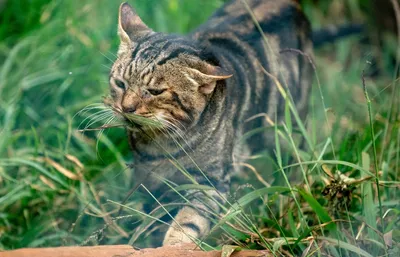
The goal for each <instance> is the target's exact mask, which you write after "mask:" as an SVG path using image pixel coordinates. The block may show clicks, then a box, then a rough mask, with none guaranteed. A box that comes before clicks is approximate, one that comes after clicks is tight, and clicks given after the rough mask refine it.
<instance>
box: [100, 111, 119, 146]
mask: <svg viewBox="0 0 400 257" xmlns="http://www.w3.org/2000/svg"><path fill="white" fill-rule="evenodd" d="M114 119H115V116H113V117H111V118H110V119H108V120H107V121H106V122H105V123H104V125H103V127H104V126H106V125H108V124H110V123H111V122H113V121H114ZM103 132H104V129H102V130H100V132H99V133H98V135H97V142H96V152H98V151H99V142H100V138H101V136H102V135H103Z"/></svg>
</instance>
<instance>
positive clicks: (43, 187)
mask: <svg viewBox="0 0 400 257" xmlns="http://www.w3.org/2000/svg"><path fill="white" fill-rule="evenodd" d="M9 2H10V3H9V6H10V7H9V6H7V8H6V9H4V10H2V14H1V15H0V16H1V17H2V18H1V19H2V23H1V24H2V25H1V26H0V35H1V37H0V38H1V39H2V40H1V42H0V61H1V62H0V63H1V64H0V249H14V248H21V247H39V246H41V247H43V246H60V245H86V244H113V243H114V244H115V243H128V242H129V243H131V244H134V245H135V246H140V247H146V246H152V245H155V243H156V242H157V240H159V239H160V235H162V231H165V230H166V228H167V225H166V224H164V223H165V222H164V219H163V216H165V214H166V212H168V213H169V212H171V213H173V212H174V210H176V208H177V207H179V206H178V205H176V204H174V203H164V202H162V201H160V200H161V199H157V198H156V197H155V196H154V195H152V193H151V192H147V191H146V189H145V188H140V189H138V190H137V191H135V192H133V194H132V196H130V198H129V200H127V201H124V199H126V197H127V195H129V192H130V191H131V189H132V181H133V180H134V178H133V174H132V172H130V171H129V169H128V168H127V167H126V164H125V163H126V162H130V161H132V160H131V156H130V153H129V149H128V143H127V140H126V137H125V132H124V130H123V129H122V128H112V129H107V130H104V131H103V132H102V133H100V132H99V131H86V132H84V133H82V132H79V131H78V129H84V128H85V127H86V126H88V125H91V126H90V128H96V126H100V125H101V123H99V122H96V121H106V120H108V119H109V118H110V116H109V112H108V111H104V112H101V111H103V109H101V108H102V107H100V106H101V105H96V104H99V103H101V102H102V97H103V96H105V95H107V88H108V82H107V79H108V71H109V67H110V65H111V63H112V60H113V59H115V56H114V54H115V53H116V50H117V45H118V38H117V36H116V19H117V10H118V5H119V3H118V2H114V1H106V0H101V1H96V3H95V1H63V2H58V1H47V0H36V1H32V4H31V5H24V1H22V0H21V1H14V0H13V1H12V3H11V1H9ZM303 2H304V6H303V7H304V9H305V11H306V13H307V16H308V17H309V18H310V20H311V23H312V24H313V25H315V26H317V27H318V26H322V25H324V24H330V23H334V22H335V21H337V19H338V18H337V17H336V16H335V15H336V14H335V13H334V12H330V10H331V9H332V8H331V5H330V4H329V1H321V4H320V5H319V6H315V5H313V4H312V3H311V2H309V1H303ZM338 2H339V5H342V6H345V5H346V4H349V3H350V2H351V1H338ZM364 2H365V1H360V6H363V3H364ZM150 3H151V4H150ZM221 3H222V1H212V0H208V1H202V3H195V2H192V1H178V0H170V1H155V0H152V1H135V2H134V3H133V5H134V6H135V8H136V9H137V11H138V13H139V14H140V15H141V16H142V19H143V20H144V21H146V23H147V24H148V25H149V26H150V27H152V28H153V29H155V30H157V31H165V32H179V33H184V32H187V31H189V30H190V29H193V28H195V27H196V26H197V25H198V24H200V23H202V22H203V21H205V20H206V19H207V17H208V16H209V15H210V14H211V13H212V11H213V10H214V9H215V8H217V7H218V6H219V5H220V4H221ZM349 6H350V9H349V13H347V14H346V16H343V17H342V19H343V20H351V19H352V18H354V17H356V18H358V19H360V17H361V18H364V19H366V18H367V17H365V16H366V15H367V14H365V13H363V11H362V10H361V9H359V7H358V5H354V4H349ZM336 7H337V6H336ZM199 10H201V12H200V11H199ZM353 16H354V17H353ZM21 17H26V19H24V20H21ZM194 17H196V18H194ZM382 42H383V45H382V47H380V48H379V47H377V46H376V45H374V44H361V43H360V42H359V40H357V38H349V39H344V40H341V41H340V42H337V43H335V44H333V45H327V46H325V47H323V48H322V49H319V50H318V51H316V53H315V58H314V63H315V66H316V70H315V73H316V75H317V76H318V78H319V83H317V81H316V82H315V84H314V85H313V93H312V98H311V99H310V114H309V116H308V119H307V123H306V124H301V125H303V128H302V127H301V126H300V129H297V128H296V127H294V125H293V124H295V123H296V122H295V120H292V119H293V118H296V112H295V109H294V108H293V103H292V102H291V101H290V100H289V99H290V98H288V100H287V108H286V114H285V116H286V117H285V122H284V123H283V124H278V125H279V126H271V127H270V128H265V129H270V130H271V131H272V132H274V133H275V137H276V145H275V148H276V149H275V156H273V157H275V160H274V159H273V158H271V156H268V155H267V154H265V153H260V155H259V156H258V158H254V160H252V161H249V163H246V164H245V167H244V169H245V170H247V171H248V172H247V173H246V174H245V175H244V177H241V178H235V179H234V180H233V182H232V192H231V195H230V197H229V198H228V203H227V204H226V205H225V206H223V209H224V213H222V214H217V213H209V215H210V219H212V220H213V221H214V226H213V229H212V233H211V235H210V236H208V237H207V238H204V242H198V243H199V244H201V243H202V246H203V248H205V249H211V248H218V249H219V248H221V247H222V246H223V245H225V244H234V243H235V244H238V245H240V246H241V247H243V248H251V249H270V250H271V251H272V252H273V253H274V255H275V256H282V255H284V254H287V255H293V256H297V255H301V254H302V253H304V255H303V256H312V255H319V256H323V255H324V254H330V255H331V256H379V255H385V254H393V256H397V254H396V253H399V250H398V249H399V243H400V242H399V241H400V230H399V219H400V208H399V206H400V203H399V199H400V192H399V191H400V190H399V187H400V182H399V173H400V170H399V164H400V128H399V124H400V123H399V114H400V113H399V106H400V103H399V100H400V97H399V96H400V94H399V90H398V86H397V84H398V83H397V80H396V77H397V76H396V74H394V70H395V64H393V62H392V57H393V56H396V51H397V49H396V37H395V36H392V35H387V36H385V38H384V40H383V41H382ZM377 52H378V53H379V54H377ZM291 54H295V53H291ZM374 69H378V70H379V74H378V75H376V76H368V74H370V73H371V72H370V70H374ZM363 71H365V74H367V75H365V87H364V85H363V80H362V74H363ZM277 86H279V85H277ZM281 92H282V94H285V92H284V90H282V91H281ZM366 96H368V98H366ZM367 99H368V101H367ZM93 104H95V105H93ZM85 107H87V108H86V109H85V110H84V111H81V110H83V109H84V108H85ZM80 111H81V112H80ZM98 111H100V112H101V113H97V114H94V113H95V112H98ZM77 113H79V114H78V115H77ZM99 114H100V115H99ZM91 115H92V116H91ZM261 118H262V117H261ZM270 118H271V124H274V123H275V122H274V117H270ZM96 119H97V120H96ZM92 121H93V122H94V123H93V124H90V122H92ZM254 133H259V131H254ZM100 134H101V136H99V135H100ZM299 136H301V137H303V138H305V139H306V140H305V141H306V147H305V149H300V148H299V147H298V146H297V143H296V142H297V141H298V140H297V138H298V137H299ZM284 149H286V150H284ZM287 150H289V151H287ZM288 155H289V156H291V157H292V159H293V160H294V163H292V164H289V162H288V159H290V158H288ZM176 166H177V169H179V170H181V171H182V172H185V170H184V167H181V166H180V165H179V163H176ZM299 174H300V175H299ZM186 175H187V176H190V174H186ZM295 177H296V178H298V179H297V180H294V178H295ZM293 181H296V182H293ZM165 183H167V185H168V186H169V187H170V188H171V191H172V192H174V193H175V194H177V195H178V197H179V198H180V199H181V202H184V203H185V204H190V199H189V198H190V197H189V196H187V195H186V194H185V192H187V191H188V190H201V191H204V192H206V193H207V194H208V195H209V196H210V195H211V192H212V191H213V187H212V186H211V185H197V184H195V182H194V183H193V184H191V185H175V184H174V183H172V182H169V181H165ZM378 189H379V190H378ZM150 203H152V204H153V205H154V206H155V207H156V208H155V209H154V211H152V212H151V213H145V212H144V204H150ZM158 203H159V204H158ZM161 203H162V204H161ZM121 204H122V205H123V206H124V211H123V212H122V213H120V214H119V213H118V212H119V208H120V205H121ZM217 238H218V240H216V239H217ZM389 243H391V246H390V245H389ZM396 251H397V252H396Z"/></svg>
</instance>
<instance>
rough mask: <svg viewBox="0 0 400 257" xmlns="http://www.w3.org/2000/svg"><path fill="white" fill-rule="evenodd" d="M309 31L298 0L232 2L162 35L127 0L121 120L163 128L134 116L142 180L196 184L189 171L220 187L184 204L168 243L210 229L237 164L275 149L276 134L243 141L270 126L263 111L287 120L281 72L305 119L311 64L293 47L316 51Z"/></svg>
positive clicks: (118, 74)
mask: <svg viewBox="0 0 400 257" xmlns="http://www.w3.org/2000/svg"><path fill="white" fill-rule="evenodd" d="M245 3H247V7H246V4H245ZM249 9H251V11H252V12H249ZM259 29H262V31H263V33H264V35H265V37H266V39H267V41H268V44H266V40H265V38H263V36H262V34H261V33H260V30H259ZM309 32H310V29H309V23H308V21H307V19H306V18H305V16H304V15H303V13H302V11H301V9H300V7H299V5H298V3H297V2H296V1H294V0H279V1H277V0H246V1H241V0H232V1H230V2H228V3H226V4H225V5H224V6H223V7H221V8H220V9H219V10H217V11H216V12H215V14H214V15H213V16H212V17H211V18H210V19H209V20H208V21H207V22H206V23H204V24H203V25H201V26H200V27H198V28H197V29H196V30H195V31H193V32H192V33H190V34H189V35H186V36H182V35H176V34H164V33H157V32H154V31H152V30H151V29H150V28H149V27H147V26H146V25H145V24H144V23H143V21H142V20H141V19H140V17H139V16H138V15H137V13H136V12H135V11H134V10H133V9H132V8H131V7H130V5H129V4H127V3H123V4H122V5H121V6H120V10H119V27H118V34H119V36H120V40H121V44H120V47H119V51H118V58H117V60H116V61H115V63H114V64H113V66H112V70H111V73H110V87H111V96H112V103H111V107H112V108H113V110H115V111H116V113H117V115H119V116H121V117H125V118H126V117H128V116H129V115H136V116H140V117H145V118H148V119H150V120H153V121H156V122H159V123H160V125H161V127H153V125H143V124H141V125H138V124H137V125H135V124H133V125H132V123H131V122H127V125H126V126H127V131H128V140H129V143H130V145H131V149H132V152H133V157H134V165H133V167H134V168H133V169H134V172H135V179H136V182H137V183H143V184H144V185H145V186H146V187H147V188H148V189H149V190H152V191H157V190H158V191H160V190H161V191H162V190H163V189H161V188H162V187H163V186H165V184H164V183H163V182H162V179H160V178H165V179H168V181H172V182H174V183H176V184H178V185H179V184H183V183H192V182H191V181H190V179H189V178H188V176H186V175H185V174H184V172H182V169H183V168H184V169H185V170H186V171H187V172H188V173H189V174H190V175H191V176H192V177H194V178H195V179H196V181H197V182H198V183H200V184H205V185H210V184H212V185H214V186H215V187H216V188H217V189H218V192H217V191H216V192H215V193H214V194H208V195H206V194H204V192H191V193H192V195H194V197H193V198H194V199H193V200H192V205H186V206H185V207H183V208H182V209H180V210H179V212H178V213H177V215H176V216H175V218H174V220H175V222H176V223H179V224H180V226H177V224H176V223H175V222H173V224H172V225H171V226H170V228H169V229H168V231H167V233H166V235H165V238H164V241H163V244H164V245H168V244H175V243H183V242H191V240H193V239H194V238H201V237H202V236H204V235H206V234H207V233H208V232H209V231H210V220H209V218H208V217H207V214H206V213H207V212H206V210H208V209H212V211H213V212H214V213H215V212H218V210H219V206H220V205H219V204H218V202H216V201H214V200H211V198H214V199H215V198H217V199H218V201H220V202H221V203H223V201H224V199H225V196H226V193H227V192H228V189H229V184H230V177H231V175H232V174H233V172H234V171H238V170H240V167H239V166H238V165H234V164H235V163H237V162H241V161H243V158H245V156H250V155H252V154H254V153H256V152H258V151H260V150H264V149H273V148H274V145H275V143H274V137H273V135H271V134H266V133H265V134H263V133H259V134H257V135H254V136H252V137H251V138H249V139H248V140H247V141H245V143H243V142H242V141H241V138H242V136H243V134H244V133H246V132H247V131H249V130H251V129H254V128H257V127H265V126H271V124H269V123H268V122H267V121H266V119H264V118H252V117H254V116H255V115H257V114H260V113H264V114H266V115H267V116H268V117H270V118H271V119H272V120H275V118H276V119H277V121H278V122H279V121H280V120H282V118H283V113H284V109H285V100H284V99H283V98H282V97H281V94H280V93H279V90H278V87H277V85H276V83H275V82H274V78H277V79H278V80H279V81H280V82H281V84H282V86H284V87H285V88H286V89H287V90H289V91H290V93H291V96H292V98H293V101H294V103H295V105H296V107H297V110H298V111H299V113H300V114H301V116H302V117H303V118H304V115H305V114H306V111H307V103H308V95H309V89H310V86H311V81H312V69H311V67H310V65H309V63H308V61H307V58H304V57H303V56H301V55H298V54H296V53H294V52H293V51H284V50H285V49H298V50H301V51H302V52H303V53H305V54H307V55H309V56H312V41H311V39H310V38H311V36H310V33H309ZM282 50H283V51H282ZM264 69H265V70H264ZM265 71H267V72H268V74H269V75H268V74H267V73H266V72H265ZM264 116H265V115H264ZM250 118H252V119H250ZM210 196H211V198H210Z"/></svg>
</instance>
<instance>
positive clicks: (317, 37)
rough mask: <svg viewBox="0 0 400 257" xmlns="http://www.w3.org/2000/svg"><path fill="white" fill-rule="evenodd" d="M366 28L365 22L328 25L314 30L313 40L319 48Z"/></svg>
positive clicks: (357, 33)
mask: <svg viewBox="0 0 400 257" xmlns="http://www.w3.org/2000/svg"><path fill="white" fill-rule="evenodd" d="M364 30H365V25H363V24H348V25H341V26H333V25H332V26H328V27H324V28H321V29H317V30H315V31H313V32H312V41H313V43H314V47H315V48H318V47H320V46H322V45H324V44H327V43H333V42H334V41H336V40H338V39H341V38H344V37H348V36H352V35H359V34H361V33H362V32H363V31H364Z"/></svg>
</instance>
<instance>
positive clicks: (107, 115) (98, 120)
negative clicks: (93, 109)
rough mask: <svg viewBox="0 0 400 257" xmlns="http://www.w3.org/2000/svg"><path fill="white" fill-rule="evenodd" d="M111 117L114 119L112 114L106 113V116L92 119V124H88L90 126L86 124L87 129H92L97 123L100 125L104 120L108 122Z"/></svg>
mask: <svg viewBox="0 0 400 257" xmlns="http://www.w3.org/2000/svg"><path fill="white" fill-rule="evenodd" d="M110 117H114V115H113V114H110V113H105V114H102V115H100V116H97V117H95V118H93V119H91V120H90V122H88V124H86V126H85V129H87V128H90V127H91V126H92V125H93V124H95V123H100V122H102V121H103V120H107V119H109V118H110Z"/></svg>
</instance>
